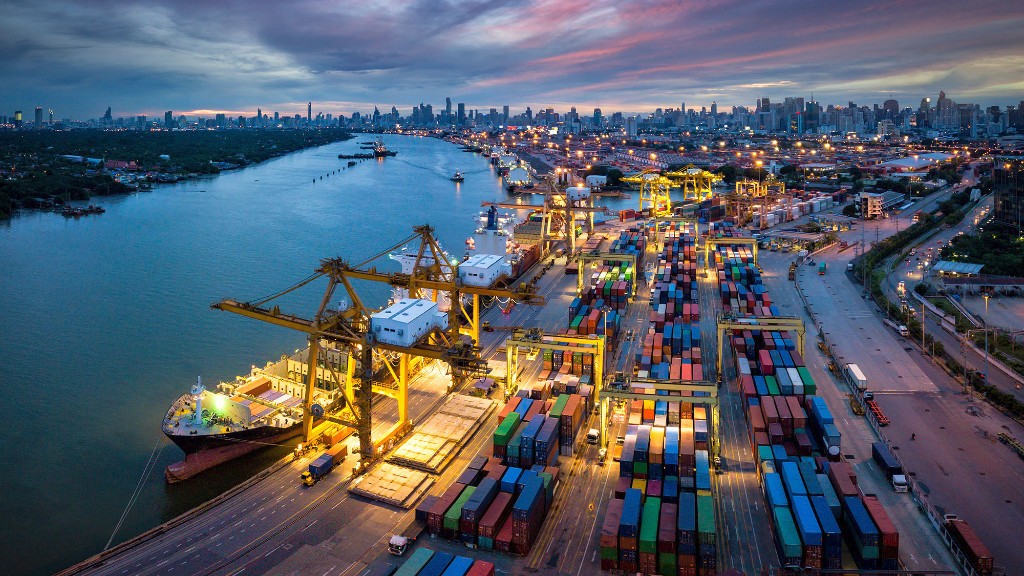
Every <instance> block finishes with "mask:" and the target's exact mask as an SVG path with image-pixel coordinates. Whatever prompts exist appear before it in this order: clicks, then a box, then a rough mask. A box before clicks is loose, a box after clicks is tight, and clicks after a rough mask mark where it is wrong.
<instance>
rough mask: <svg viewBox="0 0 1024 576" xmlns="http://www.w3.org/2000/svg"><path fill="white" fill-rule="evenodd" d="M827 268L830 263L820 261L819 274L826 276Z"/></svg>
mask: <svg viewBox="0 0 1024 576" xmlns="http://www.w3.org/2000/svg"><path fill="white" fill-rule="evenodd" d="M826 268H828V265H827V264H826V263H824V262H821V263H819V264H818V276H824V275H825V269H826Z"/></svg>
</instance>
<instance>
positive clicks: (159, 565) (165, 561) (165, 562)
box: [156, 560, 169, 568]
mask: <svg viewBox="0 0 1024 576" xmlns="http://www.w3.org/2000/svg"><path fill="white" fill-rule="evenodd" d="M168 562H169V560H164V561H163V562H161V563H159V564H157V565H156V567H157V568H159V567H161V566H163V565H164V564H167V563H168Z"/></svg>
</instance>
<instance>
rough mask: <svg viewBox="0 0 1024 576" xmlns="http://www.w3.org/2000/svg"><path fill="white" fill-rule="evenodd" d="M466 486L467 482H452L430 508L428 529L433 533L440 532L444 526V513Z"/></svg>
mask: <svg viewBox="0 0 1024 576" xmlns="http://www.w3.org/2000/svg"><path fill="white" fill-rule="evenodd" d="M465 488H466V485H465V484H459V483H458V482H456V483H454V484H452V485H451V486H449V487H448V489H447V490H445V492H444V494H442V495H441V497H440V498H438V499H437V502H436V503H435V504H434V507H433V508H431V509H430V513H428V514H427V530H428V531H429V532H430V533H431V534H440V533H441V528H442V527H443V526H444V513H445V512H447V511H448V509H449V508H451V507H452V504H454V503H455V501H456V500H458V499H459V496H460V495H461V494H462V491H463V490H464V489H465Z"/></svg>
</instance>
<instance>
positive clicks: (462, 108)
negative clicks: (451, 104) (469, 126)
mask: <svg viewBox="0 0 1024 576" xmlns="http://www.w3.org/2000/svg"><path fill="white" fill-rule="evenodd" d="M458 110H459V112H458V118H457V119H456V124H457V125H458V126H465V125H466V103H465V102H459V108H458Z"/></svg>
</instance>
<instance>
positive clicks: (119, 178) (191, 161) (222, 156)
mask: <svg viewBox="0 0 1024 576" xmlns="http://www.w3.org/2000/svg"><path fill="white" fill-rule="evenodd" d="M351 138H352V134H351V133H349V132H346V131H344V130H340V129H319V130H211V131H137V132H126V131H105V130H76V131H67V132H63V131H42V130H39V131H19V132H0V219H5V218H10V216H11V215H12V214H14V213H15V212H17V211H19V210H23V209H24V210H34V209H52V208H54V207H60V206H63V205H65V204H67V203H70V202H73V201H87V200H89V199H90V198H93V197H96V196H116V195H122V194H129V193H132V192H136V191H138V190H140V189H146V187H147V186H151V185H152V184H154V183H175V182H181V181H187V180H194V179H197V178H202V177H209V176H212V175H217V174H220V173H222V172H225V171H230V170H235V169H240V168H246V167H250V166H254V165H257V164H261V163H263V162H266V161H267V160H271V159H274V158H279V157H282V156H285V155H287V154H291V153H293V152H297V151H299V150H304V149H308V148H315V147H317V146H323V145H325V144H330V143H333V142H341V141H345V140H349V139H351ZM8 167H9V169H8Z"/></svg>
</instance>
